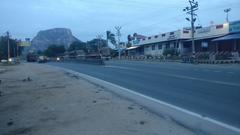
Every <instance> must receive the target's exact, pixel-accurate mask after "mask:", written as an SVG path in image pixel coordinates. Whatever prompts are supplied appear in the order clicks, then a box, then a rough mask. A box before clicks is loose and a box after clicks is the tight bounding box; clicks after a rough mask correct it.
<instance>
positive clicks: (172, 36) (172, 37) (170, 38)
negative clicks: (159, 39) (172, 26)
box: [167, 35, 177, 40]
mask: <svg viewBox="0 0 240 135" xmlns="http://www.w3.org/2000/svg"><path fill="white" fill-rule="evenodd" d="M175 39H177V37H176V36H175V35H170V36H169V37H168V39H167V40H175Z"/></svg>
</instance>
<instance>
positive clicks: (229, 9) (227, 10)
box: [224, 8, 232, 22]
mask: <svg viewBox="0 0 240 135" xmlns="http://www.w3.org/2000/svg"><path fill="white" fill-rule="evenodd" d="M231 10H232V9H231V8H227V9H224V12H225V13H226V21H227V22H229V20H228V13H229V12H230V11H231Z"/></svg>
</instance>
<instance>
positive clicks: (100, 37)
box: [97, 35, 103, 54]
mask: <svg viewBox="0 0 240 135" xmlns="http://www.w3.org/2000/svg"><path fill="white" fill-rule="evenodd" d="M102 37H103V36H102V35H97V39H98V53H99V54H100V49H101V47H100V42H101V40H102Z"/></svg>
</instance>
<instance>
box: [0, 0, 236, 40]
mask: <svg viewBox="0 0 240 135" xmlns="http://www.w3.org/2000/svg"><path fill="white" fill-rule="evenodd" d="M198 2H199V5H200V7H199V10H198V11H197V13H198V20H197V22H196V24H199V25H203V26H207V25H209V24H210V22H211V21H213V22H214V23H215V24H219V23H224V22H225V18H226V15H225V13H224V12H223V10H224V9H225V8H232V11H231V12H230V16H229V18H230V20H231V21H232V20H240V14H239V13H240V0H198ZM0 3H1V4H0V34H1V35H2V34H3V33H4V32H6V31H7V30H9V31H10V32H11V35H12V36H13V37H14V38H25V37H30V38H33V37H34V36H35V35H36V34H37V32H38V31H39V30H45V29H49V28H56V27H60V28H70V29H71V30H72V32H73V34H74V35H75V36H76V37H77V38H79V39H80V40H82V41H87V40H91V39H92V38H95V37H96V35H98V34H101V35H104V36H105V31H106V30H111V31H112V32H114V31H115V30H114V27H115V26H122V40H126V37H127V35H128V34H132V33H134V32H137V33H141V34H144V35H147V36H150V35H154V34H158V33H163V32H168V31H173V30H177V29H180V28H182V27H187V26H189V25H190V24H189V23H188V22H187V21H186V20H185V19H184V18H185V16H186V14H184V13H183V12H182V9H183V8H184V7H186V6H187V5H188V0H1V1H0Z"/></svg>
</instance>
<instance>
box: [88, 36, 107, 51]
mask: <svg viewBox="0 0 240 135" xmlns="http://www.w3.org/2000/svg"><path fill="white" fill-rule="evenodd" d="M103 47H107V41H106V40H104V39H93V40H91V41H88V42H87V48H88V50H90V52H98V48H103Z"/></svg>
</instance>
